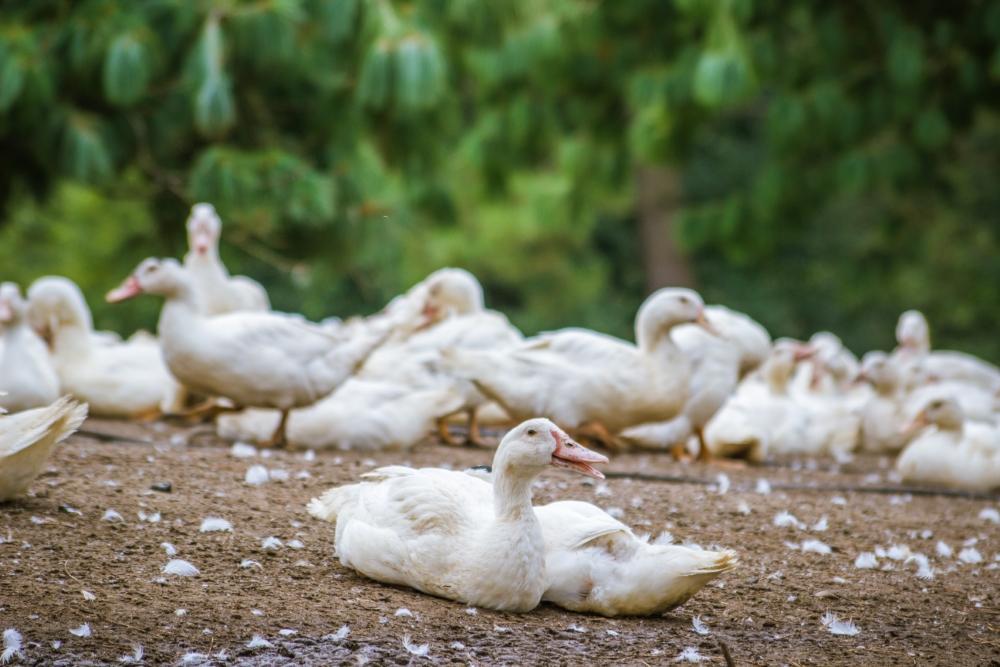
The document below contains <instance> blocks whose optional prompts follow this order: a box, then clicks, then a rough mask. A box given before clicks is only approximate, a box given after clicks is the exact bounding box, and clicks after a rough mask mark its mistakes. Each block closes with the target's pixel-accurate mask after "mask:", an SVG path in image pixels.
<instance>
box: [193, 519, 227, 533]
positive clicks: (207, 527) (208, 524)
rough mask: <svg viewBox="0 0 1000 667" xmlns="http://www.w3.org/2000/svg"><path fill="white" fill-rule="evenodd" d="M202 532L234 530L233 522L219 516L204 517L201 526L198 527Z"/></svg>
mask: <svg viewBox="0 0 1000 667" xmlns="http://www.w3.org/2000/svg"><path fill="white" fill-rule="evenodd" d="M198 532H200V533H221V532H230V533H231V532H233V524H231V523H229V522H228V521H226V520H225V519H223V518H220V517H217V516H210V517H206V518H205V519H202V522H201V527H200V528H199V529H198Z"/></svg>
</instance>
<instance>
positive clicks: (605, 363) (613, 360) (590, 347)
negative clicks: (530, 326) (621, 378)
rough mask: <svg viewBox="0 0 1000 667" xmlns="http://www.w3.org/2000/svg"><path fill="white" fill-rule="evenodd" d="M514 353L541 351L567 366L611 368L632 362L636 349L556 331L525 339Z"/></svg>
mask: <svg viewBox="0 0 1000 667" xmlns="http://www.w3.org/2000/svg"><path fill="white" fill-rule="evenodd" d="M514 350H515V351H516V352H521V351H523V352H526V353H530V352H532V351H545V352H548V353H551V354H553V355H557V356H559V357H561V358H563V359H564V360H565V361H567V362H569V363H579V364H596V365H599V366H601V367H611V368H614V367H616V365H618V364H629V363H632V362H634V360H635V351H636V348H635V347H634V346H633V345H631V344H629V343H626V342H625V341H623V340H620V339H618V338H615V337H614V336H608V335H606V334H602V333H596V332H593V331H587V330H585V329H574V328H570V329H560V330H558V331H549V332H545V333H541V334H539V335H537V336H535V337H533V338H529V339H527V340H526V341H524V343H523V344H522V345H520V346H518V347H515V348H514Z"/></svg>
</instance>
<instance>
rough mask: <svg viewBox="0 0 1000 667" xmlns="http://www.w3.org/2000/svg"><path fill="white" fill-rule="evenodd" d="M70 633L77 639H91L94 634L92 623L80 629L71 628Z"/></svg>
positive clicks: (85, 624)
mask: <svg viewBox="0 0 1000 667" xmlns="http://www.w3.org/2000/svg"><path fill="white" fill-rule="evenodd" d="M69 633H70V634H71V635H75V636H77V637H90V636H92V635H93V632H91V630H90V623H84V624H83V625H81V626H80V627H78V628H71V629H70V631H69Z"/></svg>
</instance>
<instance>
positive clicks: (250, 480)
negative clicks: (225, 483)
mask: <svg viewBox="0 0 1000 667" xmlns="http://www.w3.org/2000/svg"><path fill="white" fill-rule="evenodd" d="M270 477H271V476H270V475H269V474H268V472H267V468H265V467H264V466H262V465H255V466H250V467H249V468H248V469H247V474H246V476H245V477H244V478H243V481H244V482H246V483H247V484H249V485H251V486H260V485H261V484H266V483H267V480H268V479H270Z"/></svg>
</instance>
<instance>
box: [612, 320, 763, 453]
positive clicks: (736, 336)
mask: <svg viewBox="0 0 1000 667" xmlns="http://www.w3.org/2000/svg"><path fill="white" fill-rule="evenodd" d="M705 318H706V319H707V320H708V323H709V325H710V326H711V328H712V329H713V330H714V332H715V333H711V332H709V331H708V330H706V329H705V328H704V327H701V326H697V325H693V324H682V325H680V326H677V327H674V329H673V331H672V333H671V336H672V337H673V339H674V342H675V343H676V344H677V346H678V347H679V348H680V349H681V350H682V351H683V352H684V353H685V355H687V357H688V359H689V360H690V362H691V365H692V370H691V384H690V394H689V396H688V400H687V403H685V405H684V411H683V412H682V413H681V414H680V415H678V416H677V417H675V418H674V419H672V420H670V421H667V422H659V423H653V424H641V425H639V426H633V427H631V428H628V429H626V430H624V431H623V432H622V434H621V436H622V439H623V440H625V441H626V442H628V443H630V444H634V445H637V446H640V447H644V448H650V449H663V448H667V447H671V448H673V450H674V454H675V458H680V456H681V454H682V452H683V448H684V446H685V445H686V443H687V441H688V439H689V438H690V437H691V436H692V435H695V436H697V438H698V441H699V443H701V442H702V441H703V430H704V428H705V425H706V424H707V423H708V421H709V420H710V419H711V418H712V416H713V415H714V414H715V413H716V412H718V410H719V408H721V407H722V405H723V404H724V403H725V402H726V400H727V399H728V398H729V397H730V396H731V395H732V394H733V392H734V391H735V390H736V387H737V385H738V384H739V381H740V378H741V377H743V376H744V375H745V374H746V373H749V372H751V371H753V370H754V369H755V368H757V367H758V366H759V365H760V364H762V363H763V362H764V361H765V360H766V359H767V356H768V354H769V353H770V349H771V337H770V335H769V334H768V333H767V330H766V329H765V328H764V327H762V326H761V325H760V324H758V323H757V322H755V321H754V320H753V319H751V318H750V317H748V316H747V315H744V314H743V313H738V312H736V311H733V310H730V309H729V308H726V307H725V306H708V307H706V308H705ZM699 451H700V455H701V457H702V458H704V457H705V456H707V454H708V449H707V448H706V447H704V446H702V447H701V448H700V450H699Z"/></svg>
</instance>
